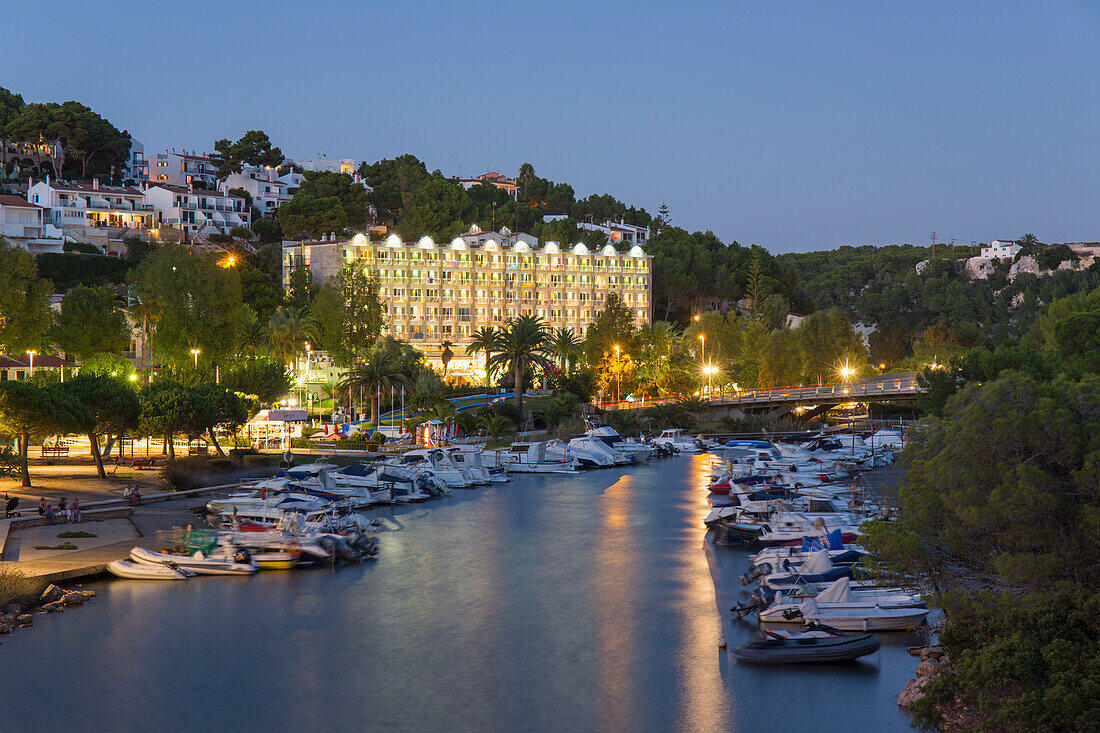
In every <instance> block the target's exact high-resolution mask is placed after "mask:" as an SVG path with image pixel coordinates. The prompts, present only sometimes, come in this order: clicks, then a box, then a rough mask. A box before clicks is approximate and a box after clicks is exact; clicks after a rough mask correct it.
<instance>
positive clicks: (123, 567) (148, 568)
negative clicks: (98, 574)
mask: <svg viewBox="0 0 1100 733" xmlns="http://www.w3.org/2000/svg"><path fill="white" fill-rule="evenodd" d="M107 570H108V572H110V573H111V575H117V576H118V577H120V578H130V579H131V580H187V579H188V578H190V577H192V576H194V575H195V573H193V572H192V571H190V570H184V569H183V568H172V567H168V566H167V565H146V564H144V563H140V562H134V561H133V560H114V561H113V562H109V563H107Z"/></svg>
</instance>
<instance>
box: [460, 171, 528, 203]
mask: <svg viewBox="0 0 1100 733" xmlns="http://www.w3.org/2000/svg"><path fill="white" fill-rule="evenodd" d="M458 182H459V184H460V185H461V186H462V187H463V188H464V189H466V190H467V191H469V190H470V189H471V188H473V187H474V186H477V185H480V184H482V183H489V184H492V185H493V186H496V187H497V188H499V189H500V190H502V191H504V192H505V193H507V194H508V195H509V196H511V197H512V198H516V197H517V196H518V195H519V183H517V182H516V181H515V180H514V179H512V178H508V177H507V176H505V175H504V174H502V173H498V172H497V171H490V172H488V173H482V174H481V175H480V176H478V177H477V178H459V179H458Z"/></svg>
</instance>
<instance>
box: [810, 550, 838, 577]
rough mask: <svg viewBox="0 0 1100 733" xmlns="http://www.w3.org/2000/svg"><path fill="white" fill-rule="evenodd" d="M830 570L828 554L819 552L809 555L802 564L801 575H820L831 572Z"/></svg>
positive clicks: (831, 566)
mask: <svg viewBox="0 0 1100 733" xmlns="http://www.w3.org/2000/svg"><path fill="white" fill-rule="evenodd" d="M832 568H833V561H832V560H830V559H829V553H828V552H827V551H825V550H819V551H818V552H815V553H813V554H812V555H810V556H809V558H807V559H806V562H804V563H803V564H802V574H803V575H820V574H821V573H825V572H828V571H829V570H832Z"/></svg>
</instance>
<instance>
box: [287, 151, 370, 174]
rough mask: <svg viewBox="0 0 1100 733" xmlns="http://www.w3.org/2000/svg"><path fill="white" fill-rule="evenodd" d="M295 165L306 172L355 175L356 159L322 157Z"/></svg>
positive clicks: (301, 161) (295, 162) (298, 162)
mask: <svg viewBox="0 0 1100 733" xmlns="http://www.w3.org/2000/svg"><path fill="white" fill-rule="evenodd" d="M294 165H296V166H298V167H299V168H301V169H302V170H304V171H328V172H329V173H347V174H348V175H349V176H350V175H352V174H354V173H355V158H329V157H328V156H326V155H322V156H321V157H319V158H311V159H309V160H296V161H294Z"/></svg>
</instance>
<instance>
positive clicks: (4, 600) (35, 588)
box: [0, 565, 45, 606]
mask: <svg viewBox="0 0 1100 733" xmlns="http://www.w3.org/2000/svg"><path fill="white" fill-rule="evenodd" d="M44 585H45V583H43V582H42V581H41V580H39V579H38V578H28V577H27V576H26V575H24V574H23V573H22V572H21V571H19V570H16V569H15V568H13V567H11V566H10V565H0V606H6V605H7V604H9V603H11V602H12V601H15V600H18V599H20V598H24V597H27V596H32V595H33V596H36V595H38V594H39V593H40V592H41V591H42V587H43V586H44Z"/></svg>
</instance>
